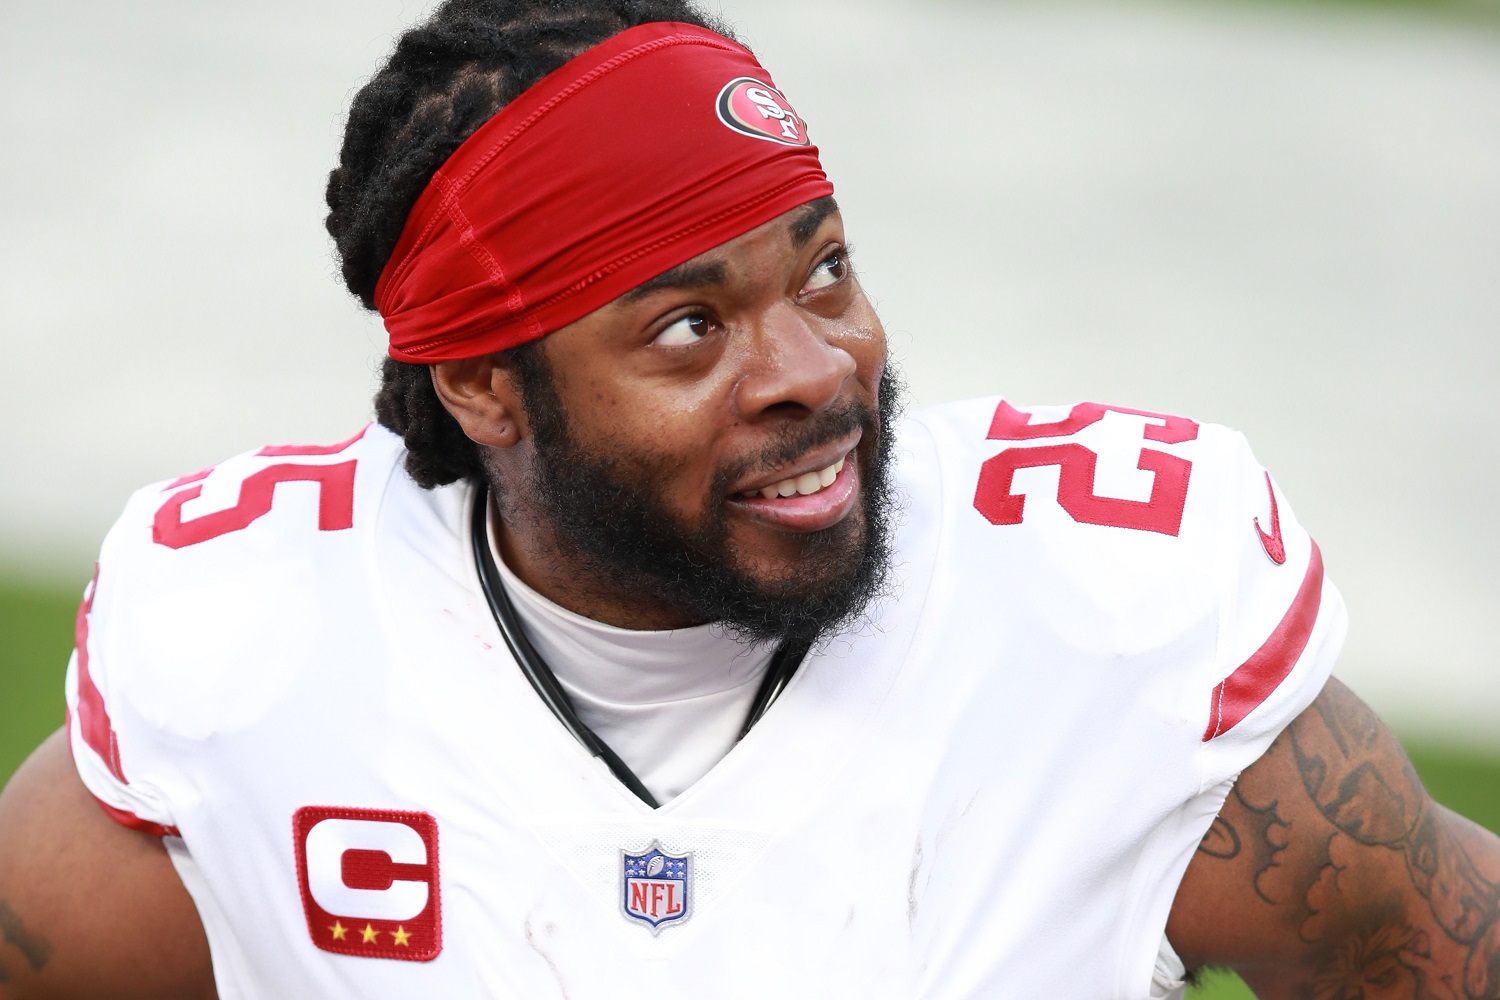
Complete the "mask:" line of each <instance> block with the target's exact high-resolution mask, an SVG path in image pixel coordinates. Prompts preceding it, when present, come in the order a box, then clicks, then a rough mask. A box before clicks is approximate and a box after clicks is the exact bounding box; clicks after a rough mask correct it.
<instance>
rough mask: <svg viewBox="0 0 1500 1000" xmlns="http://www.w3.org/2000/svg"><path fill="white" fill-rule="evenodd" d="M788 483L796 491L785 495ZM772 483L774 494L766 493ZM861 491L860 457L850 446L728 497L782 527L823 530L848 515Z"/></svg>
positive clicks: (748, 512) (744, 509) (732, 503)
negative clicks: (811, 466)
mask: <svg viewBox="0 0 1500 1000" xmlns="http://www.w3.org/2000/svg"><path fill="white" fill-rule="evenodd" d="M833 470H837V471H833ZM825 480H826V482H825ZM788 483H792V484H793V486H794V492H792V493H791V495H789V496H783V495H781V494H782V491H784V490H785V489H786V488H787V484H788ZM813 484H816V488H815V489H814V488H812V487H813ZM773 487H775V488H776V492H775V494H774V495H773V496H770V497H767V496H764V495H763V491H764V490H767V489H771V488H773ZM802 487H806V488H807V492H803V489H802ZM858 494H859V461H858V458H857V456H856V455H855V454H854V451H853V449H852V448H851V449H850V451H849V452H848V453H847V454H846V455H844V456H840V457H838V458H836V459H835V460H834V461H833V462H831V463H830V464H829V465H825V466H823V467H821V468H820V469H817V470H809V471H808V472H803V473H799V474H798V475H797V476H793V477H787V478H784V479H781V480H777V482H775V483H769V484H767V485H766V486H765V487H762V488H761V490H759V491H752V492H749V493H748V495H747V492H746V491H741V492H738V493H736V494H734V495H732V496H731V497H730V498H729V505H730V507H732V508H736V509H738V510H739V511H740V512H742V513H744V514H746V515H748V516H750V517H753V518H755V519H756V520H759V521H764V522H769V523H770V524H772V525H774V526H776V527H778V528H781V529H783V530H791V531H821V530H823V529H824V528H831V527H833V526H834V525H835V524H838V523H839V522H840V521H842V520H843V519H844V518H845V517H846V516H848V514H849V511H851V510H852V509H853V508H854V500H855V498H856V497H857V496H858Z"/></svg>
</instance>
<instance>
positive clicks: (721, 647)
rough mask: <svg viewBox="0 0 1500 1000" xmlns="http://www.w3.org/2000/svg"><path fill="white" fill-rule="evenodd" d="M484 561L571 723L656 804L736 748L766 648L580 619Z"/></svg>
mask: <svg viewBox="0 0 1500 1000" xmlns="http://www.w3.org/2000/svg"><path fill="white" fill-rule="evenodd" d="M491 551H492V552H494V555H495V565H496V566H498V567H499V568H500V576H501V579H502V581H503V582H504V585H505V591H506V593H507V594H509V595H510V599H511V603H512V604H513V605H514V606H515V609H516V614H517V616H519V617H520V619H521V627H522V628H524V629H525V630H526V637H527V638H528V639H530V640H531V644H532V645H533V646H535V647H536V651H537V652H538V653H540V654H541V656H542V659H544V660H546V662H547V665H548V666H549V667H551V668H552V672H553V674H555V675H556V677H557V679H558V681H559V682H560V683H561V684H562V687H563V690H565V691H567V693H568V697H570V698H571V699H573V708H574V710H575V711H576V712H577V713H578V718H579V719H580V720H582V722H583V724H584V725H586V726H588V727H589V728H590V729H592V730H593V731H594V733H595V734H596V735H598V736H599V738H600V739H602V740H604V742H605V743H607V744H609V747H610V749H611V750H613V751H614V752H615V753H617V754H619V755H620V759H621V760H623V761H625V763H626V765H627V766H629V768H630V770H632V771H633V772H635V776H636V777H637V778H640V779H641V783H642V784H644V785H645V786H646V788H647V789H648V790H649V791H650V792H651V794H652V796H654V797H655V799H656V801H657V802H659V803H666V802H670V801H671V800H672V799H675V798H676V797H677V796H678V795H680V794H681V793H682V792H683V790H684V789H686V788H687V787H688V786H689V785H691V784H692V783H693V782H695V781H697V780H698V779H699V778H701V777H703V775H705V774H707V773H708V771H709V769H710V768H712V767H713V766H714V765H715V764H717V763H718V762H719V761H720V760H721V759H722V758H723V757H724V755H725V754H726V753H728V752H729V749H730V748H731V747H733V746H734V741H735V738H736V737H737V736H738V735H739V732H740V727H741V726H743V725H744V723H745V717H746V715H747V714H748V713H749V711H750V703H751V702H753V701H754V700H755V692H756V689H757V688H758V686H759V683H760V679H761V677H762V676H763V675H764V674H765V672H766V667H767V666H768V665H769V664H770V662H771V657H772V656H773V655H774V654H775V647H774V646H767V645H746V644H744V643H739V642H736V641H735V640H734V639H732V638H730V637H729V636H727V635H725V634H724V630H723V629H722V628H719V627H718V626H716V625H700V626H697V627H695V628H683V629H674V630H672V631H667V632H657V631H644V630H642V631H636V630H631V629H623V628H616V627H615V626H613V625H605V624H604V623H602V622H596V621H594V620H593V619H591V618H584V617H583V616H581V615H577V614H574V613H573V612H572V611H569V610H568V609H567V608H564V607H562V606H560V605H558V604H554V603H553V602H552V601H549V600H548V599H547V598H545V597H543V596H542V595H541V594H539V593H537V592H536V591H535V590H533V589H532V588H531V587H529V586H527V585H526V583H525V582H524V581H522V580H521V578H520V577H518V576H516V574H515V572H514V571H513V570H512V569H511V568H510V567H509V566H508V565H506V563H505V560H504V559H502V558H501V557H500V553H499V548H498V546H495V545H494V544H493V543H492V544H491Z"/></svg>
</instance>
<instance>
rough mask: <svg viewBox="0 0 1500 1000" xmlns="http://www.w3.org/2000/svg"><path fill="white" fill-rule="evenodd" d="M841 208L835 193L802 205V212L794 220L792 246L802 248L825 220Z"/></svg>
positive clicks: (797, 248)
mask: <svg viewBox="0 0 1500 1000" xmlns="http://www.w3.org/2000/svg"><path fill="white" fill-rule="evenodd" d="M838 210H839V203H838V202H836V201H834V200H833V195H828V196H826V197H823V198H819V199H818V200H817V201H810V202H808V203H807V204H806V205H804V206H802V214H801V215H799V216H798V217H797V218H796V220H795V221H793V222H792V248H793V249H796V250H801V249H802V248H803V247H804V246H806V245H807V241H808V240H810V239H812V238H813V235H814V234H815V233H816V232H817V231H818V227H819V226H821V225H822V224H823V220H824V219H826V218H828V217H829V216H830V215H832V214H833V213H834V212H837V211H838Z"/></svg>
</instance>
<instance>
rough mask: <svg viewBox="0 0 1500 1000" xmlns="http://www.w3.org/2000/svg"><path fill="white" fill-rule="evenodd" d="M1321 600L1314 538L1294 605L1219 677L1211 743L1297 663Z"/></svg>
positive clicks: (1320, 575)
mask: <svg viewBox="0 0 1500 1000" xmlns="http://www.w3.org/2000/svg"><path fill="white" fill-rule="evenodd" d="M1322 601H1323V555H1322V553H1320V552H1319V551H1318V543H1317V542H1313V543H1312V556H1311V558H1310V559H1308V562H1307V575H1306V576H1304V577H1303V578H1302V586H1301V587H1299V588H1298V589H1297V596H1296V597H1294V598H1292V606H1291V607H1289V608H1287V611H1286V614H1285V615H1283V616H1282V619H1281V622H1280V624H1278V625H1277V626H1276V629H1275V631H1273V632H1272V633H1271V635H1270V637H1269V638H1268V639H1266V641H1265V642H1264V643H1262V644H1261V647H1260V648H1259V649H1257V650H1256V651H1255V652H1254V653H1253V654H1251V656H1250V658H1249V659H1248V660H1246V661H1245V662H1244V663H1241V664H1240V665H1239V666H1238V667H1235V668H1234V673H1232V674H1230V675H1229V676H1228V677H1226V678H1224V679H1223V680H1222V681H1220V682H1219V685H1218V687H1216V688H1214V693H1213V697H1212V699H1211V700H1210V702H1209V717H1208V728H1207V729H1206V730H1205V731H1204V733H1203V742H1204V743H1207V742H1208V741H1209V740H1211V739H1213V738H1214V737H1215V736H1222V735H1224V734H1225V733H1227V732H1229V730H1231V729H1233V728H1234V727H1235V726H1236V725H1238V724H1239V723H1240V722H1241V721H1243V720H1244V718H1245V716H1247V715H1249V714H1250V713H1251V712H1252V711H1254V710H1255V707H1256V706H1257V705H1259V704H1260V703H1261V702H1263V701H1265V700H1266V699H1267V698H1269V697H1270V696H1271V692H1272V691H1275V690H1276V687H1277V685H1279V684H1280V683H1281V682H1282V681H1283V680H1285V679H1286V675H1287V674H1289V673H1291V672H1292V667H1294V666H1296V665H1297V660H1298V659H1300V658H1301V656H1302V651H1303V650H1304V649H1306V648H1307V640H1308V639H1309V638H1311V636H1312V630H1313V625H1314V624H1315V623H1316V622H1317V620H1318V608H1319V606H1320V605H1321V604H1322Z"/></svg>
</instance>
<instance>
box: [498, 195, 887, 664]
mask: <svg viewBox="0 0 1500 1000" xmlns="http://www.w3.org/2000/svg"><path fill="white" fill-rule="evenodd" d="M540 355H541V358H542V359H543V361H544V364H542V365H540V366H537V365H536V364H535V362H533V363H532V364H531V365H529V366H527V365H523V366H522V367H523V368H530V369H531V370H529V371H523V372H522V383H523V386H524V388H523V394H524V396H525V404H526V417H527V421H528V425H529V429H530V438H531V445H532V451H531V453H530V462H529V476H528V477H527V480H528V481H525V482H522V483H517V482H515V481H514V480H512V481H511V482H502V483H501V484H500V485H501V486H502V493H503V495H504V496H505V497H506V506H507V508H508V509H507V512H506V517H505V521H506V533H507V534H508V535H512V536H515V537H512V538H511V539H510V540H509V542H510V543H509V544H508V545H507V550H508V554H510V555H517V556H520V557H521V562H522V563H523V564H524V563H526V562H528V560H529V561H530V563H531V565H530V566H525V565H523V566H522V567H518V569H521V570H522V574H523V576H529V577H531V579H532V581H533V583H534V584H535V583H538V582H544V581H545V580H546V579H547V578H549V577H551V578H553V579H554V580H558V578H559V577H562V578H561V579H560V581H559V582H558V584H557V585H556V586H555V587H554V590H555V591H556V590H560V591H561V595H560V596H562V597H563V599H564V601H563V602H564V603H567V604H570V605H573V606H574V610H580V611H583V612H584V613H591V611H592V613H593V616H594V617H601V618H603V619H604V620H607V621H608V620H613V621H614V623H615V624H622V625H627V626H629V627H658V628H659V627H675V626H678V625H684V624H690V623H694V622H701V621H709V620H717V621H723V622H725V623H726V624H727V625H729V626H730V627H731V628H733V629H735V630H736V631H738V632H739V633H741V634H743V635H745V636H747V637H750V638H757V639H763V638H771V637H773V636H779V635H786V634H793V635H796V636H799V637H806V638H810V637H812V636H813V635H815V634H817V633H820V632H822V631H824V630H825V629H826V628H828V627H829V626H832V625H836V624H838V623H839V622H841V621H843V620H846V619H848V618H849V617H850V616H851V615H852V614H854V613H856V612H858V610H859V609H860V608H862V607H863V606H864V604H865V603H866V601H867V600H868V598H869V596H870V594H871V592H872V591H873V590H874V589H875V588H876V587H877V586H878V584H879V582H880V579H881V576H882V573H883V570H884V566H885V562H886V531H885V513H886V510H887V508H888V506H889V500H888V496H887V494H888V490H887V488H886V482H885V480H886V464H887V463H886V461H885V457H886V456H885V453H886V451H887V450H888V446H889V442H888V437H889V435H888V434H886V433H884V432H883V428H884V427H885V426H887V425H888V419H889V412H890V410H891V408H892V407H893V405H894V396H895V389H894V386H893V385H891V382H892V380H890V379H886V378H883V375H884V371H885V338H884V333H883V332H882V330H881V327H880V323H879V321H878V320H877V319H876V317H875V314H874V311H873V310H872V309H871V307H870V305H869V302H868V300H866V298H865V296H864V294H863V292H862V291H861V290H860V288H859V285H858V282H857V281H856V280H855V278H854V274H853V271H852V269H851V267H850V265H849V262H848V259H847V251H846V248H845V246H844V242H843V226H842V221H841V219H840V217H839V215H838V211H837V209H836V208H835V207H834V206H833V203H832V201H831V199H830V200H825V201H822V202H814V203H812V204H810V205H805V206H802V207H801V208H799V209H795V210H793V211H791V212H788V213H786V214H784V215H782V216H780V217H778V218H777V219H775V220H773V221H771V222H769V223H767V224H766V225H763V226H761V227H759V228H757V229H755V230H752V231H751V232H749V233H746V234H745V235H744V236H741V237H739V238H737V239H735V240H731V241H730V242H728V243H725V244H723V245H722V246H719V247H717V248H715V249H714V250H711V251H709V252H707V253H705V254H702V255H700V256H698V257H695V258H693V259H692V260H690V261H688V262H687V263H685V264H683V265H681V266H679V267H676V268H673V269H672V270H671V271H668V272H666V273H665V274H664V275H661V276H660V277H658V278H656V279H653V280H652V281H649V282H647V283H646V284H644V285H642V286H641V287H639V288H637V289H635V290H634V291H632V292H630V293H628V294H626V295H624V296H622V297H621V298H619V299H617V300H615V301H614V302H612V303H610V304H609V305H607V306H605V307H603V308H602V309H599V310H597V311H596V312H594V313H591V314H590V315H588V316H586V317H584V318H583V319H582V320H579V321H578V322H576V323H573V324H571V325H570V326H568V327H565V328H564V329H562V330H560V331H558V332H556V333H554V334H552V335H550V336H549V337H547V338H546V339H545V340H544V341H542V342H541V348H540ZM500 478H503V477H500ZM768 493H769V494H770V496H767V495H766V494H768ZM784 494H790V495H784ZM544 540H545V544H540V543H542V542H543V541H544ZM539 545H540V548H541V549H542V550H543V551H538V548H539ZM517 550H519V551H517ZM546 550H550V551H546ZM541 563H550V564H551V565H550V566H549V565H541ZM527 569H530V570H531V571H532V572H531V573H529V574H528V573H527V572H526V570H527ZM538 576H540V577H542V580H538V579H537V577H538ZM541 589H543V591H544V592H546V590H547V587H546V586H545V585H544V586H543V587H542V588H541ZM554 596H558V595H557V594H556V593H555V594H554ZM601 596H602V597H603V598H604V600H603V604H604V605H609V607H604V608H603V613H601V611H600V609H599V608H588V609H586V608H580V607H577V606H576V605H577V604H578V603H579V602H580V601H581V602H582V603H584V604H585V605H588V604H589V602H590V600H591V599H593V600H597V599H598V598H599V597H601ZM569 598H572V600H569ZM632 609H634V610H636V611H638V612H639V613H638V614H631V613H630V612H631V610H632ZM627 619H628V620H627Z"/></svg>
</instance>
